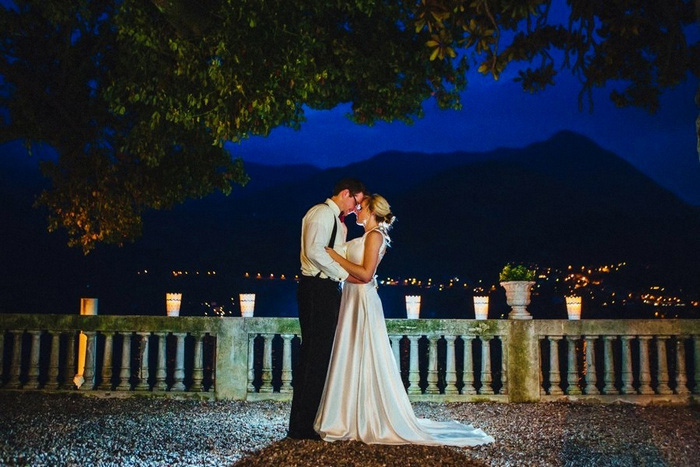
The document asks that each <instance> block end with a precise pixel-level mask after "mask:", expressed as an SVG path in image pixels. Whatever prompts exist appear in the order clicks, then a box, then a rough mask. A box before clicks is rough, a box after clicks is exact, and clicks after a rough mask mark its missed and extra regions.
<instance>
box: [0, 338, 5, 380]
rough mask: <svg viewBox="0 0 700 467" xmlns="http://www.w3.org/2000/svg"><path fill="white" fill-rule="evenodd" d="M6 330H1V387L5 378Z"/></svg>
mask: <svg viewBox="0 0 700 467" xmlns="http://www.w3.org/2000/svg"><path fill="white" fill-rule="evenodd" d="M4 371H5V330H4V329H0V386H2V380H3V378H4V377H5V373H4Z"/></svg>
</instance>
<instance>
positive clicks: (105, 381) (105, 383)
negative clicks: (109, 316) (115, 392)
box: [99, 332, 114, 391]
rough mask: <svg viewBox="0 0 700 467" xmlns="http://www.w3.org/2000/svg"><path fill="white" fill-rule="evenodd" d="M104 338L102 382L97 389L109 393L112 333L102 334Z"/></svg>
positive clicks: (110, 387)
mask: <svg viewBox="0 0 700 467" xmlns="http://www.w3.org/2000/svg"><path fill="white" fill-rule="evenodd" d="M102 334H104V336H105V351H104V354H103V355H102V381H101V382H100V386H99V389H101V390H103V391H110V390H111V389H112V375H113V373H112V356H113V355H114V353H113V350H114V333H113V332H103V333H102Z"/></svg>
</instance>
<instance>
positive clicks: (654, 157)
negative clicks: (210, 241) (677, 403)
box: [228, 25, 700, 205]
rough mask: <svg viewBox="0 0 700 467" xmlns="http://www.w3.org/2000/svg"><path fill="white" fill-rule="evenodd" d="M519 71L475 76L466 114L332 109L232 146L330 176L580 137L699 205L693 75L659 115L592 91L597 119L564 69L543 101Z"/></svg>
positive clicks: (432, 109) (670, 94)
mask: <svg viewBox="0 0 700 467" xmlns="http://www.w3.org/2000/svg"><path fill="white" fill-rule="evenodd" d="M699 30H700V28H698V27H697V25H695V26H694V27H692V28H689V30H688V31H686V32H687V33H688V38H689V39H690V38H692V37H700V31H699ZM514 73H515V70H510V71H509V72H508V73H506V74H505V75H504V76H503V77H502V79H501V80H499V81H494V80H493V79H492V78H491V77H488V76H482V75H480V74H478V73H476V72H472V73H471V74H470V75H469V85H468V88H467V90H466V91H465V92H464V93H463V95H462V103H463V109H462V110H460V111H441V110H439V109H437V106H436V105H435V104H434V103H433V102H426V104H425V106H424V108H425V117H424V118H423V119H421V120H418V121H417V122H416V123H415V124H413V125H406V124H404V123H402V122H396V123H392V124H387V123H380V124H376V125H375V126H373V127H366V126H360V125H357V124H354V123H352V122H350V121H349V120H348V119H347V118H346V117H345V114H347V113H348V112H349V110H350V107H349V105H343V106H339V107H337V108H335V109H333V110H330V111H314V110H307V112H306V116H307V122H305V123H304V124H302V128H301V130H299V131H294V130H291V129H289V128H278V129H275V130H273V131H272V133H271V134H270V135H269V136H268V137H267V138H262V137H254V138H251V139H249V140H245V141H243V142H242V143H240V144H231V145H229V146H228V147H229V149H230V150H231V152H232V153H233V154H235V155H238V156H241V157H243V159H244V160H245V161H254V162H258V163H263V164H270V165H277V164H312V165H315V166H318V167H322V168H326V167H342V166H345V165H347V164H349V163H352V162H357V161H360V160H364V159H367V158H369V157H371V156H373V155H375V154H377V153H379V152H382V151H387V150H400V151H420V152H426V153H431V152H451V151H470V152H479V151H488V150H492V149H496V148H498V147H522V146H525V145H528V144H530V143H533V142H537V141H542V140H544V139H547V138H549V137H550V136H552V135H553V134H555V133H557V132H558V131H560V130H572V131H576V132H578V133H581V134H583V135H585V136H588V137H589V138H591V139H592V140H594V141H596V142H597V143H598V144H599V145H601V146H602V147H604V148H605V149H608V150H610V151H613V152H615V153H616V154H618V155H620V156H621V157H623V158H624V159H626V160H628V161H629V162H630V163H632V164H633V165H635V166H636V167H637V168H639V169H640V170H641V171H643V172H644V173H646V174H647V175H649V176H650V177H651V178H653V179H654V180H656V181H657V182H659V183H660V184H661V185H663V186H665V187H667V188H669V189H670V190H671V191H673V192H675V193H676V194H678V195H680V196H681V197H682V198H683V199H685V200H686V201H689V202H691V203H693V204H696V205H700V162H699V161H698V153H697V141H696V136H695V119H696V118H697V116H698V113H699V112H700V109H698V107H697V106H696V105H695V101H694V98H695V93H696V91H697V88H698V80H697V78H695V77H692V76H691V77H690V78H689V79H688V80H686V81H685V82H684V83H682V84H681V85H680V86H678V87H676V88H675V89H672V90H668V91H666V92H665V93H664V94H663V96H662V98H661V109H660V110H659V111H658V112H657V113H656V114H654V115H651V114H649V113H648V112H646V111H644V110H642V109H638V108H626V109H618V108H615V106H614V105H613V104H612V102H611V101H610V100H609V98H608V94H609V90H606V89H599V90H596V92H595V93H594V109H593V112H592V113H590V112H589V111H588V107H587V104H586V107H585V108H584V110H583V111H581V112H579V110H578V92H579V90H580V84H579V83H578V82H577V81H576V79H575V77H573V76H572V75H571V73H570V72H568V71H562V72H561V73H560V74H559V75H558V76H557V78H556V85H555V86H553V87H550V88H549V89H547V90H545V91H544V92H541V93H538V94H529V93H526V92H524V91H522V89H521V88H520V85H519V83H516V82H514V81H513V80H512V77H513V75H514ZM586 102H587V101H586Z"/></svg>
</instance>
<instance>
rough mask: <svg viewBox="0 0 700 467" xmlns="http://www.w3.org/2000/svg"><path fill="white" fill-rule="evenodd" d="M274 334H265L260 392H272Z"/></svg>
mask: <svg viewBox="0 0 700 467" xmlns="http://www.w3.org/2000/svg"><path fill="white" fill-rule="evenodd" d="M273 337H274V335H273V334H263V361H262V384H261V385H260V392H263V393H268V394H269V393H271V392H272V338H273Z"/></svg>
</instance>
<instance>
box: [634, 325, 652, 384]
mask: <svg viewBox="0 0 700 467" xmlns="http://www.w3.org/2000/svg"><path fill="white" fill-rule="evenodd" d="M637 338H638V339H639V393H640V394H645V395H650V394H654V390H653V389H652V388H651V369H650V366H649V341H650V340H651V336H638V337H637Z"/></svg>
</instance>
